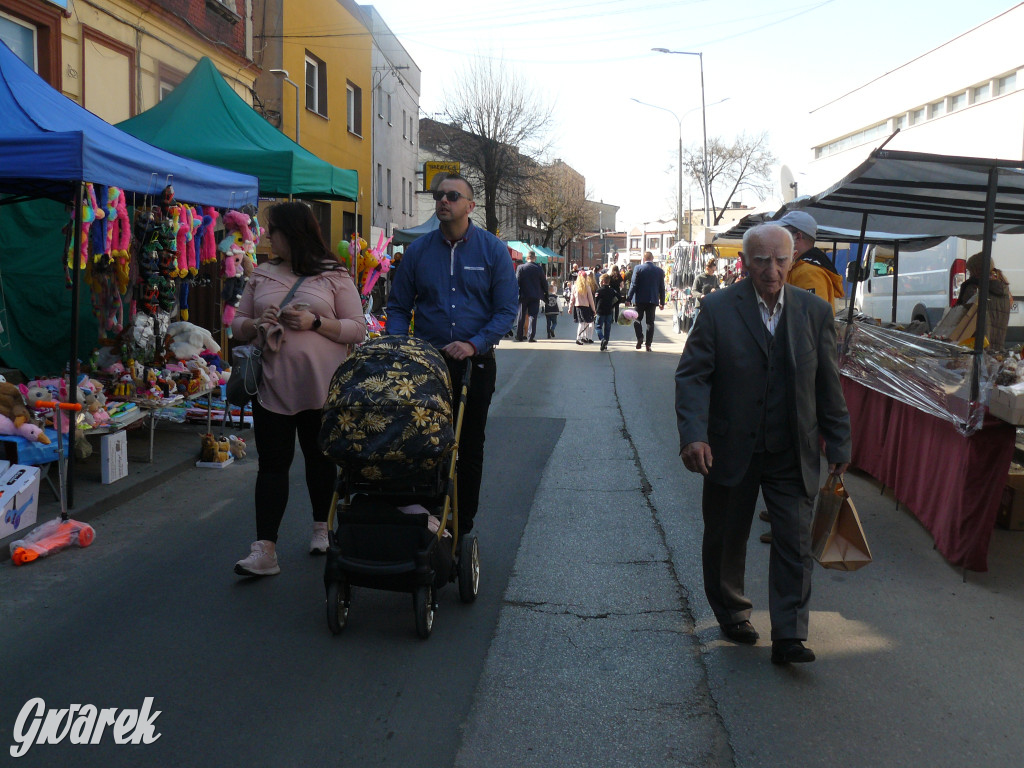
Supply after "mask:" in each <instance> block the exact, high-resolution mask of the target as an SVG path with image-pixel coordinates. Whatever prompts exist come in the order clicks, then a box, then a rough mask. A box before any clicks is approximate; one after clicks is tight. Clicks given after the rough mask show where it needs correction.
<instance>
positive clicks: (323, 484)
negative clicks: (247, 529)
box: [252, 400, 337, 542]
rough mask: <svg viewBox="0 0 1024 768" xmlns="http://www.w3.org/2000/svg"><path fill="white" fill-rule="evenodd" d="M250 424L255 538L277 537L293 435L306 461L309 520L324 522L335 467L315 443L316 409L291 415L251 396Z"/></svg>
mask: <svg viewBox="0 0 1024 768" xmlns="http://www.w3.org/2000/svg"><path fill="white" fill-rule="evenodd" d="M252 425H253V430H254V431H255V433H256V451H257V452H258V453H259V470H258V471H257V473H256V538H257V539H258V540H260V541H275V542H276V541H277V531H278V529H279V528H280V527H281V519H282V518H283V517H284V510H285V507H287V506H288V470H289V469H290V468H291V465H292V459H293V458H294V457H295V436H296V434H298V437H299V447H300V448H301V449H302V456H303V459H304V460H305V464H306V488H307V489H309V503H310V506H311V508H312V510H313V520H314V521H316V522H319V523H323V522H327V515H328V513H329V512H330V511H331V510H330V507H331V498H332V497H333V496H334V483H335V478H336V476H337V467H336V466H335V464H334V462H333V461H331V460H330V459H329V458H327V457H326V456H324V454H323V453H322V452H321V450H320V446H318V445H317V442H316V438H317V435H318V434H319V432H320V411H319V410H313V411H300V412H299V413H296V414H295V415H293V416H285V415H283V414H280V413H274V412H273V411H268V410H267V409H266V408H264V407H263V406H262V405H260V404H259V403H258V402H256V401H255V400H254V401H253V404H252Z"/></svg>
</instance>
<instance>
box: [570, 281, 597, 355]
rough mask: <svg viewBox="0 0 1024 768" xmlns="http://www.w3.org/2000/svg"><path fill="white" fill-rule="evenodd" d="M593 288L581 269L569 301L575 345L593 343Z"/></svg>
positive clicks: (594, 310) (594, 305) (594, 312)
mask: <svg viewBox="0 0 1024 768" xmlns="http://www.w3.org/2000/svg"><path fill="white" fill-rule="evenodd" d="M596 307H597V305H596V304H595V303H594V288H593V285H592V284H591V278H590V275H588V274H587V271H586V270H584V269H581V270H580V272H579V276H578V277H577V278H576V283H575V284H574V285H573V288H572V296H571V297H570V299H569V314H571V315H572V316H573V317H574V318H575V319H576V323H577V326H576V343H577V344H593V343H594V318H595V317H596Z"/></svg>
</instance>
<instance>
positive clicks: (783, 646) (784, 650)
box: [772, 640, 814, 664]
mask: <svg viewBox="0 0 1024 768" xmlns="http://www.w3.org/2000/svg"><path fill="white" fill-rule="evenodd" d="M810 661H814V651H812V650H811V649H810V648H805V647H804V644H803V643H802V642H800V641H799V640H775V641H773V642H772V664H806V663H807V662H810Z"/></svg>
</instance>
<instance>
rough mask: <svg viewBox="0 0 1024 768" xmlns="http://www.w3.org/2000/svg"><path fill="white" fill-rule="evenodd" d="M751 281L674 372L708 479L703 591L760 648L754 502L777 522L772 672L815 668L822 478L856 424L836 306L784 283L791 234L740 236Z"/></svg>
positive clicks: (687, 451)
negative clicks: (811, 640)
mask: <svg viewBox="0 0 1024 768" xmlns="http://www.w3.org/2000/svg"><path fill="white" fill-rule="evenodd" d="M740 255H741V258H742V260H743V266H744V267H745V269H746V270H747V274H748V276H749V278H750V279H748V280H743V281H741V282H739V283H736V284H735V285H733V286H731V287H729V288H724V289H722V290H719V291H715V292H714V293H713V294H711V295H710V296H707V297H706V298H705V299H704V306H703V308H702V310H701V312H700V314H699V315H698V316H697V320H696V322H695V323H694V326H693V329H692V330H691V331H690V335H689V338H688V339H687V341H686V347H685V348H684V350H683V354H682V356H681V357H680V359H679V365H678V366H677V368H676V376H675V378H676V401H675V406H676V421H677V426H678V429H679V443H680V447H681V451H680V455H681V457H682V460H683V464H684V466H685V467H686V468H687V469H688V470H690V471H691V472H698V473H700V474H701V475H703V476H704V490H703V497H702V502H701V503H702V508H703V516H704V539H703V546H702V552H701V554H702V559H703V568H704V590H705V593H706V595H707V598H708V602H709V603H710V605H711V608H712V610H713V611H714V613H715V618H717V619H718V623H719V625H720V626H721V630H722V633H723V634H724V635H725V636H726V637H727V638H729V639H730V640H732V641H734V642H738V643H749V644H753V643H756V642H757V639H758V633H757V630H756V629H755V628H754V626H753V625H752V624H751V623H750V611H751V607H752V603H751V601H750V600H749V599H748V598H747V597H746V596H745V595H744V590H743V584H744V572H745V569H746V552H747V538H748V537H749V535H750V525H751V522H752V520H753V516H754V505H755V503H756V501H757V496H758V492H759V491H760V493H761V494H762V495H763V497H764V500H765V504H766V505H767V507H768V511H769V514H770V517H771V526H772V533H773V542H772V547H771V554H770V560H769V570H768V580H769V584H768V609H769V613H770V616H771V628H772V631H771V638H772V654H771V660H772V663H774V664H789V663H798V662H809V661H814V652H813V651H812V650H811V649H810V648H807V647H806V646H804V641H805V640H806V639H807V634H808V618H809V613H810V608H809V603H810V596H811V571H812V568H813V559H812V557H811V551H810V547H811V532H810V529H811V516H812V509H813V500H814V495H815V493H816V492H817V490H818V481H819V479H820V478H819V475H820V461H821V458H820V448H819V439H823V440H824V444H825V456H826V458H827V461H828V470H829V472H830V473H832V474H836V475H840V474H842V473H843V472H845V471H846V468H847V467H848V465H849V461H850V417H849V414H848V413H847V410H846V402H845V400H844V399H843V392H842V388H841V387H840V384H839V367H838V363H837V360H836V329H835V323H834V320H833V312H832V308H831V307H830V306H829V305H828V304H827V303H826V302H825V301H823V300H822V299H820V298H819V297H817V296H815V295H813V294H811V293H808V292H807V291H804V290H800V289H798V288H795V287H794V286H791V285H787V284H786V277H787V275H788V273H789V270H790V268H791V266H792V263H793V240H792V237H791V236H790V234H789V232H788V231H786V230H785V229H783V228H782V227H778V226H774V225H771V224H767V225H762V226H758V227H753V228H752V229H749V230H748V231H747V232H746V233H744V236H743V250H742V251H741V254H740Z"/></svg>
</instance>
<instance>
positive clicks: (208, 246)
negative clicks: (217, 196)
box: [199, 205, 220, 264]
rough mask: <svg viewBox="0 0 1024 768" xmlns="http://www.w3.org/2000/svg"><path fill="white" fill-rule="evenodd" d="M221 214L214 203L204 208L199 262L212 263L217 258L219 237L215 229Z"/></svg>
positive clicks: (200, 230)
mask: <svg viewBox="0 0 1024 768" xmlns="http://www.w3.org/2000/svg"><path fill="white" fill-rule="evenodd" d="M218 218H220V214H219V213H217V209H216V208H214V207H213V206H212V205H208V206H206V207H205V208H203V219H202V225H201V226H200V227H199V263H200V264H212V263H213V262H215V261H216V260H217V239H216V237H215V236H214V230H215V229H216V228H217V219H218Z"/></svg>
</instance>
